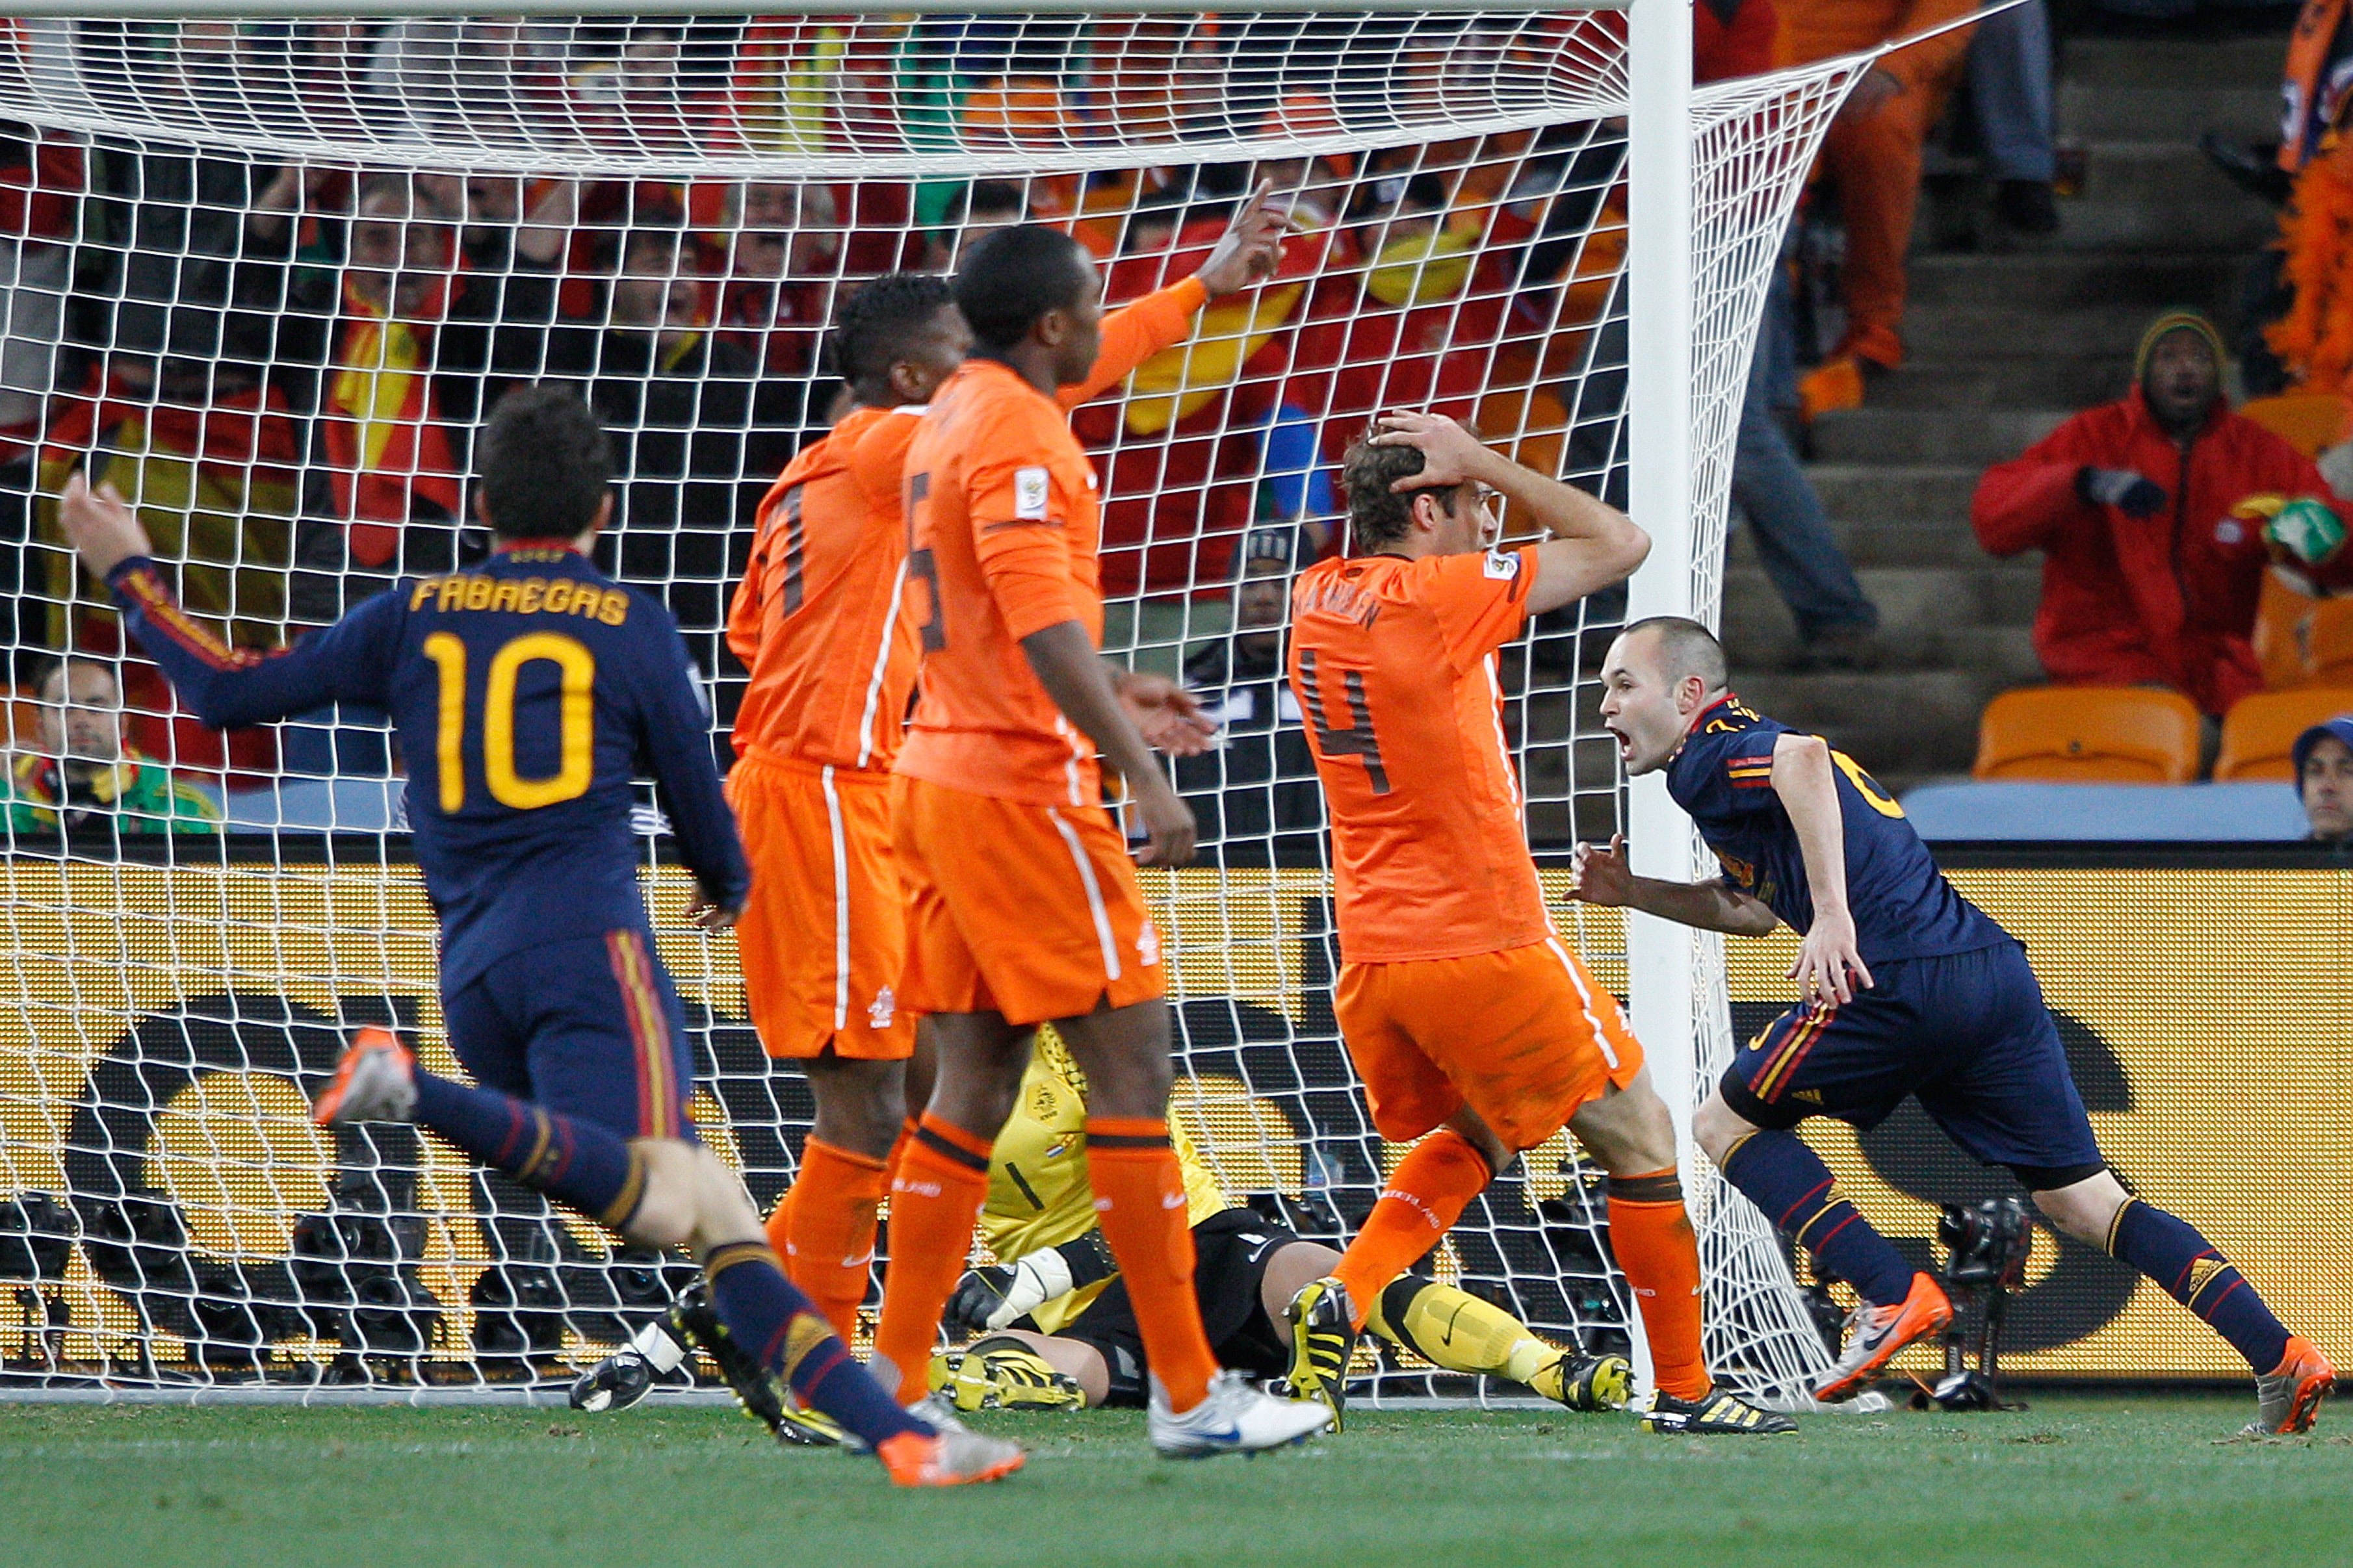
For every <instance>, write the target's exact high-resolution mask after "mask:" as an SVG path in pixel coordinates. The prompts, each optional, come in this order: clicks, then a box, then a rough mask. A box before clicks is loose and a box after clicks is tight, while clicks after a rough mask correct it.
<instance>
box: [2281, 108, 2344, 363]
mask: <svg viewBox="0 0 2353 1568" xmlns="http://www.w3.org/2000/svg"><path fill="white" fill-rule="evenodd" d="M2328 108H2329V112H2330V115H2331V120H2330V129H2329V130H2328V132H2327V134H2325V135H2324V136H2323V137H2322V138H2321V140H2320V143H2319V147H2318V149H2317V151H2316V153H2315V154H2314V155H2313V156H2312V157H2311V158H2310V159H2309V160H2307V161H2306V163H2305V165H2304V167H2303V168H2302V170H2300V171H2299V172H2298V173H2297V174H2296V176H2295V185H2294V188H2293V190H2292V192H2291V194H2290V195H2289V198H2288V204H2287V206H2286V209H2285V210H2284V211H2283V212H2282V213H2281V215H2280V238H2279V242H2278V244H2277V246H2276V247H2274V253H2275V256H2276V267H2277V270H2276V273H2275V275H2274V278H2273V279H2272V281H2273V290H2272V293H2271V297H2270V298H2269V299H2268V300H2265V301H2263V306H2262V309H2263V313H2264V314H2265V315H2267V316H2269V317H2270V318H2271V319H2270V320H2269V321H2267V322H2266V324H2265V325H2264V327H2263V342H2262V345H2261V346H2262V348H2263V349H2264V350H2267V351H2268V352H2269V353H2271V354H2272V355H2274V356H2275V358H2276V362H2277V365H2278V371H2279V374H2278V377H2277V379H2278V381H2279V382H2280V383H2281V384H2282V386H2283V387H2286V388H2296V389H2301V390H2304V391H2308V392H2316V393H2333V394H2335V395H2338V396H2348V395H2353V245H2348V242H2347V233H2348V225H2353V135H2348V133H2347V132H2348V129H2349V128H2353V127H2348V119H2353V89H2348V90H2345V91H2341V92H2339V93H2337V95H2336V97H2335V98H2334V99H2332V100H2331V101H2330V104H2329V106H2328ZM2266 390H2270V388H2269V387H2268V385H2267V386H2266Z"/></svg>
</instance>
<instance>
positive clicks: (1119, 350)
mask: <svg viewBox="0 0 2353 1568" xmlns="http://www.w3.org/2000/svg"><path fill="white" fill-rule="evenodd" d="M1273 195H1274V186H1273V184H1271V183H1267V182H1261V184H1260V185H1259V187H1258V189H1257V190H1255V191H1252V192H1251V193H1250V200H1249V201H1247V202H1245V203H1243V204H1242V207H1241V210H1240V212H1238V213H1236V214H1235V215H1234V221H1233V222H1232V223H1230V224H1229V225H1227V226H1226V232H1225V233H1224V234H1223V235H1220V236H1219V238H1218V243H1217V245H1216V246H1215V247H1213V248H1212V249H1211V250H1210V252H1209V258H1208V260H1207V261H1204V262H1203V263H1201V269H1200V270H1199V271H1198V272H1196V273H1194V274H1193V276H1192V277H1190V278H1187V279H1185V280H1184V281H1183V282H1181V283H1172V284H1170V285H1169V286H1168V287H1167V288H1166V289H1160V290H1158V291H1157V292H1155V293H1151V294H1146V295H1145V297H1144V298H1143V299H1141V300H1136V301H1135V302H1134V304H1132V305H1129V306H1127V307H1126V308H1125V309H1124V310H1113V311H1112V312H1110V313H1109V314H1107V315H1105V316H1104V317H1103V347H1102V348H1101V349H1100V350H1098V351H1097V352H1096V354H1095V363H1094V368H1093V369H1092V370H1090V371H1088V372H1087V378H1086V380H1084V381H1082V382H1080V383H1079V384H1076V385H1074V386H1066V387H1063V388H1062V389H1061V390H1060V392H1058V393H1056V394H1055V395H1054V401H1055V402H1057V403H1059V404H1060V405H1062V406H1063V407H1064V408H1076V407H1077V406H1078V405H1080V404H1082V403H1088V402H1092V400H1093V399H1095V398H1096V397H1099V396H1101V395H1103V393H1105V392H1108V391H1110V390H1111V389H1112V388H1113V387H1114V386H1117V385H1118V384H1120V383H1121V382H1123V381H1125V380H1126V379H1127V378H1128V376H1129V375H1131V374H1134V370H1135V367H1136V366H1138V365H1140V364H1142V363H1144V362H1145V360H1148V359H1150V358H1151V357H1152V356H1153V355H1154V354H1156V353H1160V351H1161V350H1163V349H1167V348H1174V347H1175V346H1176V344H1178V343H1181V342H1184V341H1185V338H1186V335H1187V333H1189V332H1190V331H1192V330H1193V313H1194V312H1195V311H1196V310H1199V309H1200V308H1201V307H1202V306H1203V305H1205V304H1208V302H1209V301H1211V300H1222V299H1224V298H1225V297H1226V296H1227V295H1229V294H1232V293H1235V292H1238V291H1239V290H1240V289H1247V288H1249V287H1250V285H1251V284H1253V283H1256V282H1259V281H1261V279H1265V278H1267V277H1269V276H1270V275H1271V274H1272V273H1273V271H1274V269H1275V268H1276V267H1277V266H1279V265H1280V264H1281V263H1282V236H1283V229H1284V222H1285V220H1284V218H1283V216H1282V214H1281V213H1278V212H1276V211H1275V210H1274V209H1273V207H1272V206H1271V205H1270V204H1271V202H1272V200H1273Z"/></svg>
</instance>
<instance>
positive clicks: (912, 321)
mask: <svg viewBox="0 0 2353 1568" xmlns="http://www.w3.org/2000/svg"><path fill="white" fill-rule="evenodd" d="M954 303H955V300H954V299H953V297H952V296H951V295H950V294H949V292H948V280H947V279H944V278H937V277H934V276H933V275H932V274H930V273H927V272H893V273H891V274H889V275H888V276H886V277H882V278H877V279H874V280H873V281H872V282H871V283H867V284H864V285H861V286H860V289H858V291H857V292H856V293H854V294H852V295H850V297H849V299H847V300H843V301H842V304H841V309H839V310H836V311H835V312H834V315H833V331H832V334H831V335H830V336H829V337H828V339H827V344H828V347H829V348H831V349H832V351H833V366H834V370H835V372H836V373H837V374H839V375H840V377H841V379H842V380H844V381H846V382H848V383H849V384H850V385H851V386H852V387H858V388H867V387H871V386H873V385H875V384H879V383H881V381H883V380H884V379H885V378H886V377H888V376H889V375H890V374H891V366H892V363H893V362H895V361H896V360H898V359H899V358H900V357H901V356H902V355H903V354H904V353H906V351H907V341H908V340H909V339H910V338H911V337H913V335H914V334H915V333H917V332H919V331H922V330H923V327H924V326H925V325H926V324H927V323H929V322H930V321H931V320H932V318H933V317H934V316H936V315H938V314H939V313H940V310H941V309H942V308H943V307H944V306H947V305H951V304H954Z"/></svg>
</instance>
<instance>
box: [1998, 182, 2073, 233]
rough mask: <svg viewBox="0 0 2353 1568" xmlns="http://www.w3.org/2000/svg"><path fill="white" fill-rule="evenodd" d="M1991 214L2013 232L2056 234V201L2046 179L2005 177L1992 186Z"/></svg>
mask: <svg viewBox="0 0 2353 1568" xmlns="http://www.w3.org/2000/svg"><path fill="white" fill-rule="evenodd" d="M1993 216H1994V217H1995V218H1996V219H1997V220H1998V221H1999V222H2000V224H2001V226H2003V227H2004V228H2006V229H2009V230H2010V232H2011V233H2013V234H2056V233H2058V232H2059V205H2058V204H2057V203H2056V202H2054V201H2052V199H2051V182H2049V181H2048V180H2004V181H2002V182H2001V183H2000V184H1998V185H1996V186H1995V187H1994V193H1993Z"/></svg>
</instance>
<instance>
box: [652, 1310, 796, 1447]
mask: <svg viewBox="0 0 2353 1568" xmlns="http://www.w3.org/2000/svg"><path fill="white" fill-rule="evenodd" d="M670 1327H671V1328H672V1329H674V1330H676V1331H677V1332H678V1335H679V1337H680V1338H681V1339H683V1340H684V1341H685V1342H687V1343H688V1344H691V1345H692V1346H693V1347H694V1348H695V1349H697V1350H699V1351H701V1352H702V1353H703V1354H704V1355H707V1356H709V1357H710V1358H711V1360H712V1364H713V1365H715V1366H717V1367H718V1368H719V1375H720V1376H721V1377H722V1378H723V1379H724V1380H725V1382H726V1384H727V1386H728V1387H729V1388H730V1389H731V1390H733V1393H734V1394H735V1403H736V1404H737V1405H741V1406H742V1407H743V1410H744V1415H749V1416H750V1417H752V1419H754V1421H757V1422H759V1423H760V1424H761V1425H762V1426H765V1427H767V1429H768V1430H769V1432H771V1433H772V1434H774V1435H775V1436H776V1438H777V1440H778V1441H780V1442H783V1441H798V1439H797V1438H787V1437H786V1433H785V1426H786V1421H785V1395H784V1390H783V1387H782V1385H781V1384H778V1383H777V1381H776V1376H775V1374H774V1373H770V1372H769V1371H768V1369H767V1368H765V1367H764V1366H762V1365H761V1364H760V1363H758V1362H756V1361H754V1360H753V1359H752V1357H751V1355H750V1354H749V1353H748V1352H745V1351H744V1348H743V1347H742V1346H740V1345H738V1344H737V1343H736V1342H735V1336H734V1335H733V1334H731V1333H729V1332H728V1331H727V1325H726V1324H724V1323H723V1322H721V1321H719V1314H718V1312H717V1311H716V1310H713V1309H712V1305H711V1297H710V1294H709V1292H708V1291H706V1290H705V1289H704V1288H703V1287H702V1285H701V1284H699V1283H698V1284H696V1285H695V1286H694V1287H692V1288H691V1289H689V1290H688V1291H687V1293H686V1294H685V1295H683V1296H681V1297H680V1298H679V1299H678V1304H677V1305H676V1306H674V1307H672V1308H671V1309H670Z"/></svg>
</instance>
